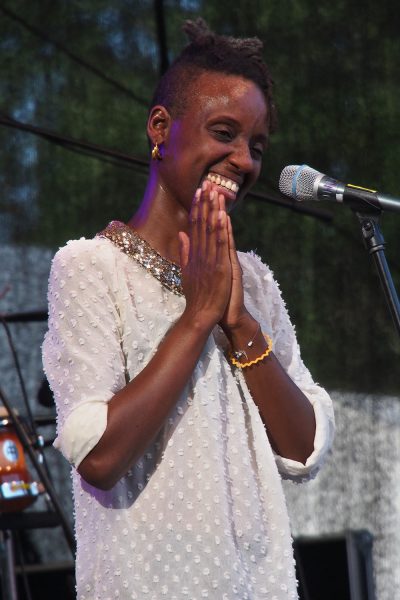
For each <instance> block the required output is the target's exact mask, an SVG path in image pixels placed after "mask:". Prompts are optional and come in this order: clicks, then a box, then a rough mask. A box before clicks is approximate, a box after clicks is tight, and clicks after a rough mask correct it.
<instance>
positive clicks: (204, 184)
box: [201, 181, 208, 192]
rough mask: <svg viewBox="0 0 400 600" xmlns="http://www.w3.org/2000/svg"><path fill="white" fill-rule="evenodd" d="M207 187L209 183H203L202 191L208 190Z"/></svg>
mask: <svg viewBox="0 0 400 600" xmlns="http://www.w3.org/2000/svg"><path fill="white" fill-rule="evenodd" d="M207 186H208V181H203V183H202V186H201V189H202V190H203V192H204V190H206V189H207Z"/></svg>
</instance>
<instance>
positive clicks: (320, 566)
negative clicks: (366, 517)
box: [294, 530, 376, 600]
mask: <svg viewBox="0 0 400 600" xmlns="http://www.w3.org/2000/svg"><path fill="white" fill-rule="evenodd" d="M294 551H295V557H296V570H297V579H298V580H299V597H300V600H376V598H375V591H374V578H373V568H372V535H371V534H370V533H369V531H366V530H359V531H345V532H344V533H342V534H335V535H326V536H321V537H298V538H296V539H295V541H294Z"/></svg>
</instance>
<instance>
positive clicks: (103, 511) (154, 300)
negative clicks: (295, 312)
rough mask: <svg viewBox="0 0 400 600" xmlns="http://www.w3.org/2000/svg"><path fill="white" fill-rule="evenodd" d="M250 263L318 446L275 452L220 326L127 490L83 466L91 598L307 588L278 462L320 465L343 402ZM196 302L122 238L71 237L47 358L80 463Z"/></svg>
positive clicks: (260, 309) (264, 273) (277, 593)
mask: <svg viewBox="0 0 400 600" xmlns="http://www.w3.org/2000/svg"><path fill="white" fill-rule="evenodd" d="M240 261H241V264H242V267H243V277H244V288H245V300H246V306H247V308H248V309H249V311H250V312H251V313H252V314H253V315H254V316H255V318H257V319H258V320H259V321H260V323H261V325H262V328H263V330H264V331H265V332H267V333H269V334H270V335H271V336H272V338H273V340H274V351H275V353H276V355H277V357H278V359H279V360H280V362H281V364H282V365H283V367H284V368H285V369H286V370H287V372H288V373H289V375H290V376H291V377H292V378H293V380H294V381H295V382H296V384H297V385H298V386H299V387H300V388H301V389H302V390H303V391H304V393H305V394H306V395H307V397H308V398H309V399H310V401H311V403H312V404H313V406H314V410H315V414H316V420H317V434H316V437H315V449H314V452H313V454H312V455H311V456H310V457H309V459H308V461H307V463H306V465H302V464H300V463H297V462H295V461H289V460H286V459H284V458H282V457H275V456H274V455H273V452H272V450H271V447H270V444H269V442H268V438H267V435H266V433H265V429H264V426H263V424H262V421H261V418H260V416H259V413H258V409H257V407H256V406H255V404H254V402H253V400H252V398H251V396H250V394H249V392H248V389H247V387H246V384H245V382H244V379H243V377H242V375H241V374H239V375H235V374H234V372H233V370H232V368H231V366H230V364H229V363H228V361H227V360H226V358H225V355H224V350H226V347H225V345H226V339H225V337H224V336H223V334H222V331H221V330H220V329H219V328H218V327H217V328H216V329H215V331H214V332H213V335H211V336H210V337H209V339H208V341H207V343H206V346H205V348H204V350H203V353H202V355H201V357H200V360H199V361H198V363H197V365H196V367H195V369H194V372H193V375H192V377H191V379H190V381H189V383H188V385H187V387H186V389H185V391H184V393H183V394H182V395H181V397H180V399H179V400H178V402H177V404H176V406H175V408H174V409H173V410H172V411H171V413H170V416H169V418H168V420H167V422H166V423H165V426H164V428H163V429H162V431H161V432H160V434H159V436H158V438H157V439H156V440H155V442H154V443H153V444H152V445H151V446H150V447H149V448H148V449H147V450H146V452H145V453H144V455H143V457H142V458H141V459H140V460H139V461H138V462H137V464H135V465H133V466H132V468H131V470H130V471H129V472H128V473H127V475H126V476H125V477H123V478H122V479H121V480H120V481H119V482H118V483H117V484H116V485H115V487H114V488H113V489H111V490H110V491H101V490H98V489H95V488H93V487H91V486H90V485H88V484H87V483H86V482H85V481H83V480H82V479H81V478H80V476H79V474H78V473H77V471H76V469H75V468H73V469H72V474H73V486H74V500H75V519H76V537H77V544H78V553H77V591H78V599H79V600H109V599H110V600H111V599H115V598H118V599H121V600H128V599H129V600H131V599H139V598H140V599H141V600H142V599H144V600H160V599H163V598H166V599H168V600H181V599H186V600H187V599H189V600H200V599H201V598H212V599H218V600H231V599H238V600H246V599H248V600H261V599H268V600H283V599H287V598H297V591H296V581H295V574H294V565H293V554H292V548H291V536H290V530H289V522H288V516H287V510H286V505H285V499H284V496H283V491H282V485H281V481H280V476H279V473H278V469H277V465H278V466H279V469H280V470H281V472H282V473H283V474H284V475H285V476H289V477H292V478H296V479H298V480H302V479H307V478H309V477H311V476H313V475H314V474H315V473H316V471H317V470H318V468H319V466H320V465H321V462H322V460H323V457H324V455H325V454H326V451H327V449H328V448H329V446H330V444H331V441H332V435H333V414H332V408H331V403H330V400H329V397H328V396H327V394H326V392H325V391H324V390H322V389H321V388H320V387H318V386H317V385H316V384H314V383H313V381H312V379H311V376H310V374H309V372H308V371H307V370H306V369H305V367H304V365H303V364H302V362H301V359H300V354H299V349H298V345H297V342H296V337H295V333H294V330H293V327H292V326H291V324H290V321H289V318H288V315H287V312H286V309H285V307H284V304H283V302H282V299H281V296H280V293H279V290H278V288H277V285H276V283H275V281H274V279H273V277H272V274H271V272H270V271H269V269H268V268H267V267H266V266H265V265H263V263H262V262H261V261H260V259H259V258H258V257H256V256H255V255H253V254H240ZM184 304H185V299H184V298H183V297H179V296H176V295H174V294H173V293H172V292H169V291H168V290H166V289H165V288H163V287H162V286H161V284H160V283H159V282H158V281H157V280H156V279H155V278H154V277H152V276H151V275H150V274H149V273H148V272H147V271H146V270H145V269H144V268H143V267H141V266H139V265H138V264H136V263H135V262H134V260H132V258H130V257H129V256H126V255H125V254H123V253H122V252H121V251H120V250H119V249H118V248H117V247H115V246H114V245H113V244H112V242H110V241H109V240H106V239H102V238H95V239H94V240H84V239H81V240H78V241H73V242H69V243H68V244H67V245H66V246H65V247H64V248H62V249H61V250H60V251H59V252H58V253H57V254H56V256H55V258H54V261H53V265H52V270H51V275H50V282H49V331H48V333H47V334H46V337H45V341H44V345H43V360H44V366H45V371H46V374H47V377H48V379H49V381H50V385H51V387H52V389H53V391H54V394H55V399H56V403H57V410H58V424H57V425H58V436H57V439H56V442H55V445H56V447H58V448H59V449H60V450H61V451H62V452H63V454H64V455H65V457H66V458H67V459H68V460H69V461H70V462H71V463H72V464H73V465H75V467H76V466H78V465H79V463H80V461H81V460H82V459H83V458H84V457H85V456H86V454H87V453H88V452H89V451H90V450H91V449H92V448H93V447H94V446H95V444H96V443H97V441H98V440H99V439H100V437H101V435H102V433H103V432H104V430H105V427H106V418H107V416H106V412H107V411H106V409H107V401H108V400H109V399H110V398H111V397H112V395H113V394H114V393H115V392H116V391H117V390H119V389H120V388H121V387H123V386H124V385H126V383H127V382H128V381H129V380H131V379H132V378H134V377H135V376H136V375H137V374H138V373H139V372H140V371H141V370H142V369H143V367H144V366H145V365H146V364H147V362H148V361H149V360H150V358H151V356H152V355H153V354H154V352H155V351H156V349H157V346H158V344H159V342H160V341H161V339H162V338H163V336H164V335H165V333H166V332H167V331H168V329H169V328H170V327H171V325H172V324H173V323H174V322H175V321H176V320H177V319H178V318H179V316H180V314H181V313H182V311H183V309H184Z"/></svg>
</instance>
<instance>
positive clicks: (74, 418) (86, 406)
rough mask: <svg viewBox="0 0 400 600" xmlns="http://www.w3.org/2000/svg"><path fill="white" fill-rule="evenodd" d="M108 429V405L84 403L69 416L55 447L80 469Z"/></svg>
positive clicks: (59, 432)
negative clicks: (83, 461)
mask: <svg viewBox="0 0 400 600" xmlns="http://www.w3.org/2000/svg"><path fill="white" fill-rule="evenodd" d="M106 427H107V403H106V402H101V401H95V402H93V401H91V402H84V403H83V404H79V405H78V406H77V407H76V408H75V409H74V410H73V411H72V412H71V413H70V414H69V415H68V417H67V419H66V421H65V422H64V424H63V426H62V428H61V429H60V430H59V431H58V435H57V437H56V439H55V441H54V444H53V445H54V447H55V448H57V449H58V450H60V451H61V453H62V454H63V455H64V457H65V458H66V459H67V460H68V461H69V462H70V463H72V464H73V465H74V467H76V468H78V467H79V465H80V463H81V462H82V460H83V459H84V458H85V456H87V455H88V454H89V452H90V451H91V450H92V449H93V448H94V447H95V445H96V444H97V443H98V441H99V440H100V438H101V436H102V435H103V433H104V432H105V430H106Z"/></svg>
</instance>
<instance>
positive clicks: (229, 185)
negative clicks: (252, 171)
mask: <svg viewBox="0 0 400 600" xmlns="http://www.w3.org/2000/svg"><path fill="white" fill-rule="evenodd" d="M207 179H208V181H211V182H212V183H216V184H217V185H222V186H223V187H225V188H226V189H227V190H231V191H232V192H234V193H236V192H237V191H238V190H239V185H238V184H237V183H235V182H234V181H231V180H230V179H222V177H220V175H213V174H211V173H208V174H207Z"/></svg>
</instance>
